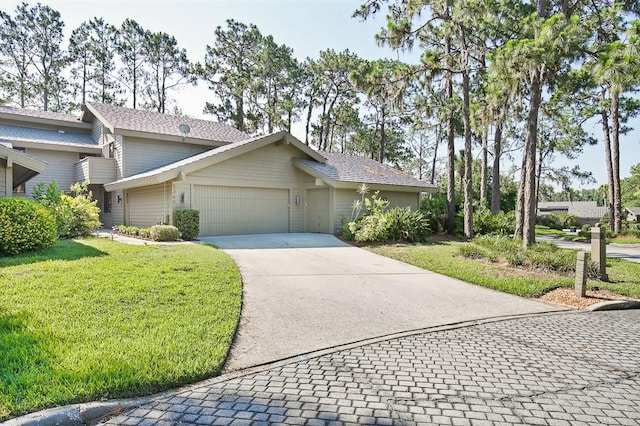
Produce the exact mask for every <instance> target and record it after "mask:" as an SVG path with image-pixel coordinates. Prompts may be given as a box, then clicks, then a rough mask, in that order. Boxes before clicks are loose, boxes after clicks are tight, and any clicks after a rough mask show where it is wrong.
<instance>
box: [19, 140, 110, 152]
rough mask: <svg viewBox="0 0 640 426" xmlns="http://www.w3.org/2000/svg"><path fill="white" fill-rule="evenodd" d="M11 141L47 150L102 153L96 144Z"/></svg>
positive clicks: (20, 146) (20, 145)
mask: <svg viewBox="0 0 640 426" xmlns="http://www.w3.org/2000/svg"><path fill="white" fill-rule="evenodd" d="M11 143H12V145H13V146H15V147H19V148H32V149H46V150H49V151H66V152H86V153H91V154H100V153H102V148H101V147H100V146H98V145H82V144H72V143H69V144H65V143H55V142H36V141H24V140H14V139H12V140H11Z"/></svg>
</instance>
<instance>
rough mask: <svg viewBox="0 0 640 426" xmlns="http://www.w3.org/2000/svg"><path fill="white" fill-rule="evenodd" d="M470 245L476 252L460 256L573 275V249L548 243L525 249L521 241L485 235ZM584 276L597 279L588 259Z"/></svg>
mask: <svg viewBox="0 0 640 426" xmlns="http://www.w3.org/2000/svg"><path fill="white" fill-rule="evenodd" d="M470 245H475V246H477V247H479V249H476V250H474V249H473V248H465V249H464V250H461V251H460V254H461V255H463V256H467V255H468V254H472V255H474V256H471V257H481V258H484V259H487V260H489V261H497V260H499V259H504V260H506V261H507V263H509V265H511V266H515V267H523V268H530V269H536V270H539V271H545V272H554V273H559V274H565V275H570V274H574V273H575V270H576V252H575V250H569V249H560V248H559V247H558V246H556V245H555V244H553V243H551V242H542V243H536V244H534V245H532V246H529V247H527V248H524V247H522V244H521V243H520V241H518V240H517V239H513V238H511V237H508V236H504V235H502V236H489V235H484V236H480V237H476V238H474V240H473V242H471V243H470ZM480 255H482V256H480ZM587 274H588V276H589V277H591V278H596V277H597V276H598V269H597V267H596V266H595V265H594V264H593V262H592V261H591V258H590V257H588V259H587Z"/></svg>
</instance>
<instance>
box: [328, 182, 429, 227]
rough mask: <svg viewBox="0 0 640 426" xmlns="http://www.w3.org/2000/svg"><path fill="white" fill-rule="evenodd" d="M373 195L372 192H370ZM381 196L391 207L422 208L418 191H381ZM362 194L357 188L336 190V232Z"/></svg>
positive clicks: (349, 216) (350, 213)
mask: <svg viewBox="0 0 640 426" xmlns="http://www.w3.org/2000/svg"><path fill="white" fill-rule="evenodd" d="M373 192H375V191H374V190H372V191H371V193H373ZM369 195H371V194H369ZM379 196H380V197H382V198H386V199H387V201H389V207H390V208H393V207H410V208H411V210H418V209H419V208H420V194H419V193H416V192H397V191H380V194H379ZM360 199H361V196H360V194H358V193H357V192H356V190H355V189H336V190H335V191H334V221H335V222H334V226H335V232H338V233H339V232H341V231H342V220H343V219H350V218H351V215H352V211H353V202H354V201H355V200H360Z"/></svg>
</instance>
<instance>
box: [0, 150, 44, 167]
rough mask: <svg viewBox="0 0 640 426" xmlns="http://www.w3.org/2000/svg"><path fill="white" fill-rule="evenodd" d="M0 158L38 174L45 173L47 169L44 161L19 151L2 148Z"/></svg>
mask: <svg viewBox="0 0 640 426" xmlns="http://www.w3.org/2000/svg"><path fill="white" fill-rule="evenodd" d="M0 156H2V157H3V158H5V159H7V160H11V161H12V162H14V163H16V164H20V165H21V166H23V167H26V168H28V169H30V170H33V171H34V172H36V173H37V174H40V173H42V172H44V170H45V169H46V168H47V163H45V162H44V161H40V160H37V159H35V158H33V157H31V156H30V155H27V154H23V153H21V152H19V151H15V150H13V149H11V148H6V147H4V146H0Z"/></svg>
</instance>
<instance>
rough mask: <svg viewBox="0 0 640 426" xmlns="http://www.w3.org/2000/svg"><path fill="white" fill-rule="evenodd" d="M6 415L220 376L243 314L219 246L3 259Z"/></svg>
mask: <svg viewBox="0 0 640 426" xmlns="http://www.w3.org/2000/svg"><path fill="white" fill-rule="evenodd" d="M0 283H1V284H0V353H1V354H2V356H1V357H0V420H3V419H6V418H8V417H13V416H17V415H20V414H23V413H26V412H30V411H34V410H37V409H41V408H45V407H50V406H54V405H60V404H68V403H74V402H81V401H88V400H97V399H103V398H120V397H129V396H135V395H143V394H148V393H152V392H157V391H160V390H163V389H167V388H171V387H174V386H178V385H181V384H185V383H189V382H193V381H197V380H200V379H203V378H206V377H210V376H213V375H216V374H218V373H219V371H220V369H221V367H222V365H223V363H224V360H225V358H226V355H227V352H228V349H229V346H230V344H231V341H232V339H233V335H234V332H235V328H236V325H237V323H238V318H239V314H240V306H241V295H242V288H241V287H242V285H241V280H240V275H239V272H238V269H237V267H236V266H235V264H234V263H233V261H232V260H231V259H230V258H229V257H228V256H227V255H226V254H225V253H224V252H222V251H220V250H217V249H216V248H214V247H212V246H205V245H195V244H184V245H144V246H134V245H126V244H121V243H117V242H113V241H110V240H108V239H87V240H76V241H59V242H57V243H56V244H55V245H54V246H53V247H52V248H51V249H49V250H46V251H42V252H40V253H36V254H29V255H23V256H17V257H14V258H0Z"/></svg>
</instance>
